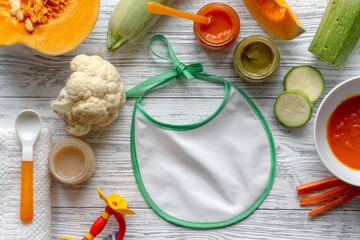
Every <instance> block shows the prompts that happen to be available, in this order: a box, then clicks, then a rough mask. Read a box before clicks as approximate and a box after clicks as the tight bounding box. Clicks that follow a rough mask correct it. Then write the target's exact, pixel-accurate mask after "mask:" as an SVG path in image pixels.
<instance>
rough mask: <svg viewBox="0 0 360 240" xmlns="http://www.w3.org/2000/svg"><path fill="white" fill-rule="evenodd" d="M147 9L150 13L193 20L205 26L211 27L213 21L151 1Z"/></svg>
mask: <svg viewBox="0 0 360 240" xmlns="http://www.w3.org/2000/svg"><path fill="white" fill-rule="evenodd" d="M146 9H147V10H148V12H150V13H154V14H162V15H167V16H172V17H179V18H185V19H188V20H191V21H194V22H198V23H202V24H205V25H209V24H210V21H211V19H210V18H209V17H205V16H201V15H195V14H191V13H187V12H183V11H180V10H177V9H174V8H171V7H168V6H165V5H162V4H160V3H157V2H153V1H151V2H149V3H148V4H147V7H146Z"/></svg>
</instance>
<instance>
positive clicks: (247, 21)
mask: <svg viewBox="0 0 360 240" xmlns="http://www.w3.org/2000/svg"><path fill="white" fill-rule="evenodd" d="M209 2H210V1H208V0H199V1H189V0H175V1H174V3H173V4H172V6H173V7H175V8H179V9H182V10H185V11H189V12H193V13H195V12H196V11H197V10H198V9H200V8H201V7H202V6H203V5H205V4H207V3H209ZM221 2H225V3H227V4H229V5H231V6H232V7H233V8H234V9H235V10H236V11H237V12H238V14H239V17H240V21H241V31H240V35H239V37H238V39H237V42H236V43H238V42H239V41H240V40H241V39H243V38H244V37H247V36H250V35H255V34H260V35H265V36H269V35H268V34H267V33H266V32H265V31H264V30H263V29H262V28H261V27H260V26H259V25H258V24H257V23H256V21H255V20H254V19H253V17H252V16H251V15H250V13H249V12H248V10H247V9H246V8H245V6H244V4H243V2H242V1H241V0H229V1H221ZM287 2H288V3H289V5H290V6H291V7H292V9H293V11H294V12H295V14H296V15H297V16H298V18H299V19H300V21H301V22H302V23H303V25H304V26H305V28H306V29H307V32H306V33H304V34H303V35H301V36H300V37H298V38H296V39H294V40H292V41H280V40H276V39H274V38H272V37H271V38H272V39H273V40H274V41H275V43H276V45H277V46H278V48H279V50H280V54H281V64H280V69H279V71H278V72H277V74H276V75H275V76H274V77H273V78H271V79H270V80H268V81H267V82H265V83H262V84H259V85H257V84H250V83H247V82H245V81H243V80H242V79H240V78H239V77H238V76H237V74H236V72H235V71H234V70H233V66H232V53H233V50H234V48H235V46H236V43H235V44H234V45H232V46H231V47H229V48H228V49H226V50H223V51H218V52H216V51H210V50H206V49H205V48H203V47H202V46H201V45H200V44H199V43H198V42H197V40H196V38H195V36H194V34H193V32H192V23H191V22H189V21H186V20H181V19H175V18H170V17H162V18H161V19H160V20H159V22H158V23H157V24H156V26H155V27H154V28H153V29H152V30H151V31H150V32H149V33H148V34H147V35H146V36H145V38H144V39H143V40H141V41H140V42H137V43H135V44H132V45H128V46H126V47H123V48H121V49H120V50H119V51H117V52H116V53H107V52H105V53H104V55H105V58H106V59H107V60H109V61H110V62H111V63H113V64H114V65H115V66H116V67H117V69H118V70H119V72H120V75H121V76H122V79H123V81H124V83H125V88H126V89H130V88H131V87H133V86H135V85H136V84H139V83H140V82H142V81H144V80H146V79H148V78H150V77H152V76H154V75H156V74H159V73H162V72H164V71H166V70H169V69H170V68H172V67H173V66H172V65H171V63H170V62H166V61H163V60H160V59H157V58H155V57H154V56H153V55H152V54H151V53H150V51H149V49H148V40H149V39H150V37H151V36H153V35H154V34H157V33H161V34H164V35H165V36H166V37H167V38H168V40H169V41H170V43H171V44H172V46H173V48H174V51H175V53H176V55H177V57H178V58H179V59H180V61H183V62H184V63H186V64H190V63H193V62H201V63H203V65H204V69H205V72H206V73H209V74H215V75H219V76H221V77H223V78H225V79H227V80H229V81H231V82H233V83H234V84H236V85H237V86H239V87H240V88H241V89H242V90H243V91H244V92H245V93H247V94H248V95H249V96H250V97H251V98H252V99H253V101H254V102H255V103H256V104H257V105H258V107H259V108H260V110H261V111H262V113H263V114H264V116H265V118H266V120H267V121H268V123H269V125H270V128H271V130H272V133H273V136H274V139H275V143H276V151H277V167H276V177H275V182H274V185H273V188H272V190H271V192H270V194H269V196H268V197H267V198H266V200H265V201H264V202H263V204H261V205H260V207H259V208H258V209H257V210H256V211H255V212H254V213H253V214H252V215H250V216H249V217H248V218H246V219H245V220H243V221H241V222H238V223H236V224H233V225H231V226H229V227H225V228H221V229H213V230H197V229H189V228H184V227H179V226H176V225H173V224H171V223H169V222H167V221H165V220H164V219H162V218H160V217H159V216H158V215H157V214H156V213H155V212H154V211H153V210H152V209H151V208H150V207H149V206H148V204H147V203H146V202H145V200H144V198H143V197H142V195H141V193H140V191H139V189H138V186H137V184H136V182H135V178H134V175H133V171H132V166H131V159H130V141H129V140H130V120H131V113H132V109H133V104H134V98H130V99H129V100H128V101H127V103H126V105H125V107H124V109H123V110H122V113H121V115H120V117H119V119H118V120H117V121H116V122H115V123H114V124H112V125H111V126H109V127H106V128H99V127H95V128H93V129H92V131H91V133H90V134H88V135H87V136H86V137H84V139H85V140H87V141H88V142H90V143H91V144H92V145H93V146H94V148H95V150H96V153H97V157H98V160H97V166H96V171H95V173H94V175H93V176H92V178H91V179H90V180H89V181H87V182H85V183H82V184H79V185H74V186H70V185H64V184H62V183H60V182H58V181H56V180H55V179H53V181H52V188H51V189H52V192H51V194H52V203H51V204H52V236H53V239H57V237H59V236H72V237H76V238H78V239H82V238H83V237H84V236H85V235H86V233H87V232H88V231H89V229H90V227H91V225H92V223H93V221H94V220H95V219H96V218H97V217H99V216H100V214H101V213H102V211H103V209H104V203H103V201H102V200H100V199H99V197H98V194H97V191H96V186H100V187H101V188H102V190H103V192H104V193H105V194H106V195H108V194H110V193H118V194H120V195H122V196H124V197H125V198H126V199H127V201H128V203H129V207H130V208H132V209H134V210H135V211H136V215H135V216H127V217H126V221H127V225H128V228H127V232H126V239H127V240H130V239H152V240H154V239H156V240H157V239H359V238H360V236H359V235H360V234H359V233H360V230H359V227H358V226H359V221H360V198H357V199H353V200H352V201H350V202H349V203H346V204H343V205H342V206H339V207H337V208H335V209H333V210H331V211H328V212H327V213H326V214H323V215H320V216H318V217H315V218H309V217H308V216H307V211H308V210H309V209H310V208H311V207H300V206H299V204H298V197H297V195H296V191H295V187H296V186H298V185H300V184H303V183H306V182H309V181H314V180H318V179H321V178H325V177H330V176H332V175H331V173H330V172H329V171H328V170H327V169H326V168H325V167H324V165H323V164H322V162H321V160H320V158H319V157H318V155H317V153H316V150H315V146H314V141H313V120H314V117H313V118H312V119H311V120H310V122H309V123H308V124H307V125H306V126H304V127H301V128H298V129H289V128H286V127H284V126H283V125H281V124H280V123H279V122H278V121H277V120H276V118H275V116H274V113H273V104H274V101H275V99H276V97H277V95H278V94H280V93H281V92H282V89H283V77H284V75H285V74H286V72H287V71H288V70H289V69H290V68H291V67H293V66H296V65H303V64H310V65H312V66H314V67H316V68H318V69H319V70H320V71H321V72H322V73H323V75H324V78H325V92H324V94H323V96H322V97H321V98H320V99H319V100H318V101H317V102H316V103H315V105H314V113H313V116H314V115H315V112H316V110H317V108H318V106H319V103H320V102H321V101H322V99H323V97H324V96H325V94H327V93H328V92H329V91H330V90H331V89H332V88H333V87H334V86H335V85H337V84H338V83H340V82H342V81H344V80H346V79H348V78H350V77H354V76H357V75H360V69H359V63H360V54H359V52H360V49H359V48H358V49H357V50H356V51H355V53H354V55H353V57H352V59H351V60H350V62H349V63H348V65H347V67H346V68H345V69H344V70H343V71H339V70H336V69H335V68H333V67H331V66H330V65H328V64H326V63H325V62H323V61H321V60H319V59H317V58H316V57H315V56H313V55H312V54H311V53H309V52H308V51H307V48H308V46H309V44H310V42H311V40H312V38H313V36H314V34H315V31H316V29H317V26H318V24H319V22H320V20H321V17H322V15H323V12H324V10H325V7H326V5H327V1H326V0H321V1H320V0H319V1H314V0H288V1H287ZM116 3H117V0H103V1H102V2H101V9H100V16H99V19H98V22H97V24H96V26H95V28H94V30H93V31H92V33H91V34H90V35H89V37H88V38H87V39H86V40H85V41H84V43H83V44H82V45H81V46H80V47H78V48H77V49H76V50H74V51H72V52H70V53H68V54H65V55H62V56H56V57H51V56H46V55H42V54H39V53H37V52H36V51H33V50H31V49H29V48H26V47H24V46H13V47H6V48H0V83H1V87H0V109H1V112H0V124H1V125H2V126H12V125H13V123H14V119H15V117H16V116H17V114H18V112H20V111H21V110H23V109H26V108H32V109H35V110H36V111H38V112H39V113H40V114H41V116H42V118H43V122H44V126H45V127H47V128H50V129H51V132H52V140H53V142H54V143H55V142H57V141H59V140H61V139H63V138H65V137H69V135H67V134H66V133H65V132H64V129H65V124H64V123H63V122H62V120H61V119H60V118H59V117H58V116H57V115H56V114H54V113H53V112H52V111H51V109H50V108H49V103H50V101H51V100H52V99H54V98H55V97H56V96H57V93H58V92H59V90H60V89H61V88H62V87H63V86H64V81H65V80H66V79H67V77H68V76H69V74H70V68H69V62H70V60H71V59H72V58H73V57H74V56H75V55H78V54H81V53H84V54H90V55H91V54H96V52H98V50H99V47H101V48H102V49H104V50H105V49H106V33H107V23H108V20H109V17H110V14H111V13H112V10H113V9H114V7H115V5H116ZM222 96H223V90H222V89H221V88H219V87H217V86H216V85H213V84H211V83H204V82H197V81H194V82H193V83H189V82H188V81H182V82H181V83H180V84H172V85H171V86H169V87H168V88H166V89H164V90H162V91H159V92H157V94H153V95H151V96H150V97H149V98H147V100H146V101H145V107H146V108H147V110H148V111H149V112H150V114H152V115H153V116H154V117H156V118H158V119H160V120H163V121H167V122H171V123H191V122H195V121H198V120H200V119H203V118H205V117H206V116H208V115H209V114H211V113H212V112H213V111H214V110H215V109H216V107H217V106H218V104H220V101H221V98H222ZM240 121H241V120H240V119H239V122H240ZM116 228H117V225H116V222H115V220H114V219H113V218H112V219H111V220H110V221H109V223H108V225H107V226H106V228H105V230H104V231H103V233H102V234H101V235H100V236H102V237H104V236H105V234H106V235H107V234H108V233H110V232H112V231H114V230H115V229H116ZM99 239H100V238H99ZM101 239H102V238H101Z"/></svg>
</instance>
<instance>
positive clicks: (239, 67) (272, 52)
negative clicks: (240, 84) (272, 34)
mask: <svg viewBox="0 0 360 240" xmlns="http://www.w3.org/2000/svg"><path fill="white" fill-rule="evenodd" d="M233 63H234V68H235V70H236V71H237V73H238V74H239V75H240V76H241V77H242V78H243V79H244V80H247V81H249V82H253V83H260V82H263V81H265V80H267V79H269V78H270V77H272V76H273V75H274V74H275V73H276V71H277V70H278V68H279V65H280V54H279V50H278V48H277V47H276V45H275V43H274V42H273V41H271V40H270V39H269V38H267V37H264V36H259V35H254V36H250V37H248V38H245V39H243V40H242V41H241V42H240V43H239V44H238V45H237V46H236V48H235V51H234V56H233Z"/></svg>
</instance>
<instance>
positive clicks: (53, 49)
mask: <svg viewBox="0 0 360 240" xmlns="http://www.w3.org/2000/svg"><path fill="white" fill-rule="evenodd" d="M17 2H20V7H19V8H18V9H16V8H17ZM14 6H15V7H14ZM99 8H100V0H27V1H26V0H25V1H24V0H21V1H19V0H18V1H16V0H0V46H9V45H13V44H16V43H22V44H25V45H27V46H29V47H31V48H34V49H36V50H38V51H40V52H42V53H45V54H49V55H59V54H63V53H66V52H69V51H71V50H73V49H75V48H76V47H77V46H78V45H80V44H81V43H82V42H83V41H84V40H85V38H86V37H87V36H88V34H89V33H90V32H91V30H92V29H93V27H94V25H95V23H96V20H97V17H98V14H99ZM15 12H21V14H22V15H23V19H21V18H20V19H19V17H18V14H15ZM44 13H45V14H44ZM14 14H15V15H14ZM21 14H20V15H21ZM29 23H30V25H31V26H32V28H30V29H29ZM31 30H32V31H31Z"/></svg>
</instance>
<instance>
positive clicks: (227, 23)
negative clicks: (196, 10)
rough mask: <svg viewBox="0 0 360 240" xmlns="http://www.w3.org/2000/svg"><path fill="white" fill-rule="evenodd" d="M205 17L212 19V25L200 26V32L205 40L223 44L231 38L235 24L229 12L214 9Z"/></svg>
mask: <svg viewBox="0 0 360 240" xmlns="http://www.w3.org/2000/svg"><path fill="white" fill-rule="evenodd" d="M205 16H206V17H210V18H211V24H209V25H205V24H201V25H200V31H201V32H202V34H203V36H204V37H205V38H207V39H208V40H210V41H213V42H222V41H224V40H226V39H227V38H229V36H230V35H231V32H232V29H233V23H232V19H231V18H230V16H229V14H228V13H227V12H225V11H223V10H220V9H212V10H210V11H209V12H207V13H206V14H205Z"/></svg>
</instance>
